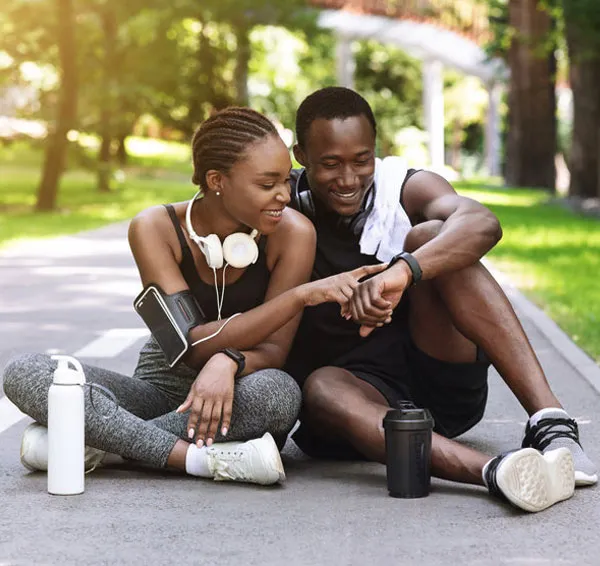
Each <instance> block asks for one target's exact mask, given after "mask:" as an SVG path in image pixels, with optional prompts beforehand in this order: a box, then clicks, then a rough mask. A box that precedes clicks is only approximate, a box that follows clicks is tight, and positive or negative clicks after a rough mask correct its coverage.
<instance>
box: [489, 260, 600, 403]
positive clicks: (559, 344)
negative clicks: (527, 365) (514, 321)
mask: <svg viewBox="0 0 600 566" xmlns="http://www.w3.org/2000/svg"><path fill="white" fill-rule="evenodd" d="M483 263H484V265H485V267H486V268H487V269H488V271H489V272H490V273H491V274H492V275H493V276H494V278H495V279H496V281H498V283H499V284H500V285H501V286H502V288H503V289H504V292H505V293H506V296H507V297H508V298H509V300H510V302H511V303H512V304H513V305H514V307H515V308H516V309H517V310H518V311H519V312H521V313H523V314H524V315H525V316H526V317H527V318H528V319H530V320H531V322H532V323H533V324H534V326H535V327H536V328H537V329H538V330H539V331H540V332H541V333H542V334H543V335H544V336H545V337H546V339H547V340H548V341H549V342H550V343H551V345H552V346H553V347H554V348H555V349H556V350H557V352H558V353H559V354H560V355H561V356H562V357H563V358H564V359H565V360H566V361H567V362H568V363H569V364H570V365H571V366H572V367H573V368H574V369H575V371H577V373H579V375H581V376H582V377H583V378H584V379H585V380H586V381H587V382H588V383H589V384H590V385H591V386H592V387H593V388H594V390H595V391H596V392H597V393H599V394H600V366H598V364H596V362H595V361H594V360H593V359H592V358H590V357H589V356H588V355H587V354H586V353H585V352H584V351H583V350H582V349H581V348H579V346H577V345H576V344H575V343H574V342H573V341H572V340H571V338H569V336H568V335H567V334H565V332H563V331H562V330H561V328H560V327H559V326H558V325H557V324H556V323H555V322H554V321H553V320H552V319H551V318H549V317H548V316H547V315H546V313H544V311H542V309H540V308H539V307H537V306H536V305H534V304H533V303H532V302H531V301H530V300H529V299H527V298H526V297H525V296H524V295H523V294H522V293H521V292H520V291H519V290H518V289H517V288H516V287H515V286H514V285H513V284H512V283H511V281H510V279H509V278H508V276H507V275H505V274H504V273H502V272H500V271H498V270H497V269H496V268H495V267H493V264H491V263H490V262H489V260H484V261H483Z"/></svg>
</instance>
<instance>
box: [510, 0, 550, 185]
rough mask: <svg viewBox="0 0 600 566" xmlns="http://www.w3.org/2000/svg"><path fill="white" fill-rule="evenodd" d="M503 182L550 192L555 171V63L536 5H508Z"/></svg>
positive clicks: (519, 0)
mask: <svg viewBox="0 0 600 566" xmlns="http://www.w3.org/2000/svg"><path fill="white" fill-rule="evenodd" d="M508 21H509V25H510V27H511V28H512V41H511V44H510V47H509V50H508V62H509V67H510V81H509V92H508V106H509V119H508V137H507V165H506V180H507V182H508V183H509V184H511V185H517V186H528V187H544V188H550V189H554V186H555V178H556V170H555V165H554V157H555V153H556V146H557V141H556V117H555V114H556V97H555V77H554V75H555V71H556V59H555V56H554V50H553V45H552V34H551V31H552V25H553V23H552V18H551V17H550V14H549V13H548V11H546V10H545V9H543V7H542V4H541V2H540V1H539V0H509V3H508Z"/></svg>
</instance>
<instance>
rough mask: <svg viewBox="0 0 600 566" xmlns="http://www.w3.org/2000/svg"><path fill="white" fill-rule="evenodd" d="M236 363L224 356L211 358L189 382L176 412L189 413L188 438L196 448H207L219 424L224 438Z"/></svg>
mask: <svg viewBox="0 0 600 566" xmlns="http://www.w3.org/2000/svg"><path fill="white" fill-rule="evenodd" d="M236 371H237V364H236V363H235V362H234V361H233V360H232V359H230V358H229V357H228V356H226V355H225V354H221V353H217V354H215V355H214V356H212V357H211V358H210V359H209V360H208V361H207V362H206V364H204V367H203V368H202V369H201V370H200V373H199V374H198V377H196V379H195V380H194V383H192V386H191V387H190V392H189V393H188V396H187V398H186V400H185V401H184V402H183V404H181V405H180V406H179V407H178V408H177V412H178V413H183V412H185V411H187V410H188V409H189V410H190V416H189V418H188V424H187V430H188V437H189V438H190V440H191V441H192V442H193V441H194V440H195V441H196V444H197V445H198V447H199V448H200V447H202V445H203V444H204V443H206V445H207V446H210V445H211V444H212V443H213V441H214V438H215V435H216V433H217V427H218V426H219V422H221V434H222V435H223V436H226V435H227V430H228V429H229V424H230V422H231V411H232V408H233V386H234V381H235V377H234V376H235V373H236Z"/></svg>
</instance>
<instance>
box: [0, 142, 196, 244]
mask: <svg viewBox="0 0 600 566" xmlns="http://www.w3.org/2000/svg"><path fill="white" fill-rule="evenodd" d="M129 149H130V151H131V150H132V149H133V150H135V151H136V153H133V154H132V156H131V160H130V165H129V166H128V168H127V169H126V170H125V171H123V172H120V174H119V179H120V180H119V182H118V183H115V184H114V189H113V190H112V191H111V192H110V193H100V192H98V191H97V190H96V188H95V187H96V176H95V174H94V173H93V172H90V171H86V170H83V169H70V170H69V171H68V172H67V173H66V174H65V176H64V177H63V179H62V181H61V187H60V190H59V194H58V210H57V211H55V212H48V213H34V212H32V208H33V206H34V204H35V201H36V189H37V185H38V182H39V177H40V171H41V163H42V154H41V151H39V150H32V149H31V148H29V147H28V146H26V145H25V144H22V143H15V144H13V145H11V146H9V147H6V148H2V147H0V247H2V246H3V245H6V244H8V243H10V242H13V241H15V240H19V239H24V238H40V237H48V236H56V235H60V234H71V233H74V232H79V231H81V230H89V229H92V228H97V227H99V226H103V225H105V224H108V223H110V222H117V221H119V220H129V219H131V218H132V217H133V216H134V215H135V214H136V213H137V212H139V211H140V210H143V209H144V208H147V207H149V206H152V205H154V204H160V203H166V202H177V201H180V200H186V199H187V198H189V197H190V194H193V192H194V187H193V185H192V184H191V181H190V178H191V172H192V170H191V165H190V163H189V151H188V150H187V149H186V148H185V146H183V145H182V144H174V143H166V142H158V141H157V140H139V139H133V140H132V142H131V144H130V146H129Z"/></svg>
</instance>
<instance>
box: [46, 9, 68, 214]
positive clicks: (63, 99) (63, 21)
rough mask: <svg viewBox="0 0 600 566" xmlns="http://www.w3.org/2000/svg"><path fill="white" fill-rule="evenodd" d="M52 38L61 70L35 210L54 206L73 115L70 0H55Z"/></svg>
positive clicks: (63, 167) (49, 208) (63, 166)
mask: <svg viewBox="0 0 600 566" xmlns="http://www.w3.org/2000/svg"><path fill="white" fill-rule="evenodd" d="M55 17H56V20H55V26H54V29H55V30H56V41H57V44H58V53H59V61H60V64H59V67H60V73H61V79H60V88H59V93H58V97H59V102H58V107H57V111H56V120H55V123H54V125H53V127H52V130H51V133H50V135H49V138H48V140H47V142H46V152H45V156H44V166H43V169H42V179H41V181H40V185H39V187H38V193H37V203H36V210H38V211H47V210H52V209H54V208H55V206H56V196H57V194H58V185H59V181H60V178H61V176H62V174H63V172H64V169H65V161H66V157H67V147H68V144H69V140H68V138H67V134H68V133H69V131H70V130H71V129H72V128H73V127H74V126H75V120H76V117H77V107H76V105H77V60H76V55H75V54H76V52H77V51H76V43H75V15H74V12H73V2H72V0H56V14H55Z"/></svg>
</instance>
